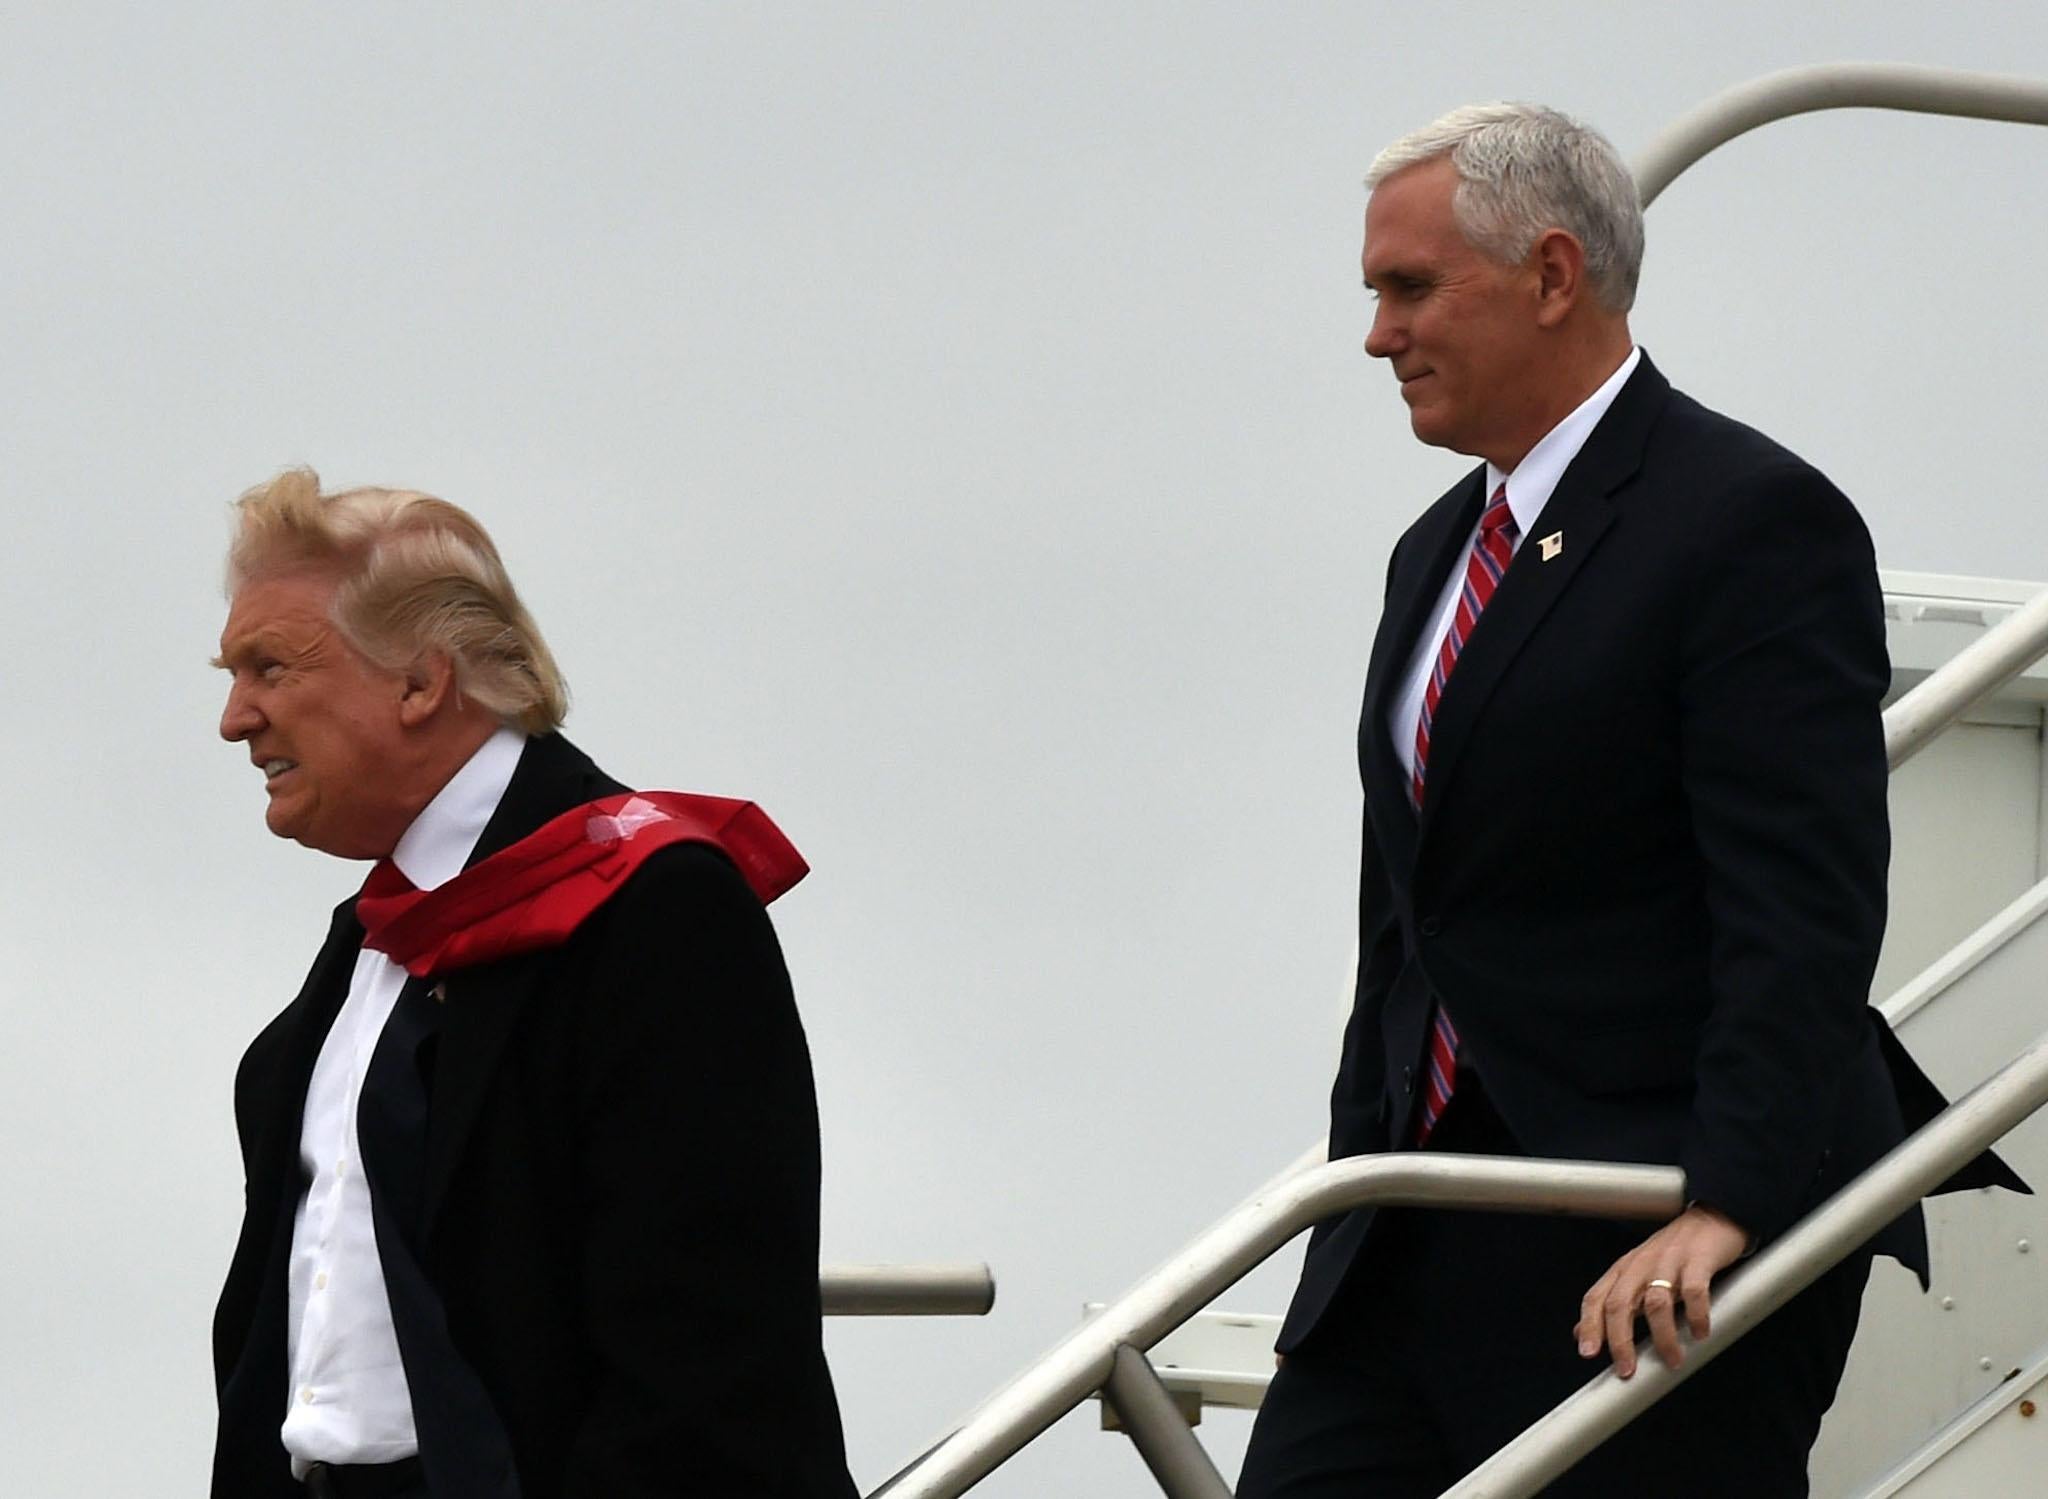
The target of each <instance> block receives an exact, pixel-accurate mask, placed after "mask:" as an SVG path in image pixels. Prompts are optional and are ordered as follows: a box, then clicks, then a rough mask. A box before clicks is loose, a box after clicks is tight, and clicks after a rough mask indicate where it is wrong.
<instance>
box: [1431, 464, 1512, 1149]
mask: <svg viewBox="0 0 2048 1499" xmlns="http://www.w3.org/2000/svg"><path fill="white" fill-rule="evenodd" d="M1514 560H1515V516H1514V512H1513V511H1511V510H1509V509H1508V487H1507V485H1505V484H1503V485H1501V486H1500V487H1499V488H1498V489H1496V490H1494V492H1493V498H1492V499H1490V500H1488V501H1487V502H1486V510H1485V512H1484V513H1483V514H1481V515H1480V517H1479V535H1478V537H1477V538H1476V539H1475V540H1474V541H1473V543H1472V552H1471V555H1470V556H1468V557H1467V558H1466V559H1465V582H1464V586H1463V587H1462V588H1460V589H1459V591H1458V607H1457V608H1456V609H1453V610H1452V611H1451V624H1450V628H1449V629H1447V630H1445V631H1444V643H1443V645H1442V646H1440V647H1439V648H1438V650H1437V653H1436V664H1435V665H1433V666H1432V667H1430V670H1429V685H1428V686H1427V687H1425V688H1424V689H1423V692H1422V716H1421V718H1420V719H1419V720H1418V721H1417V722H1416V725H1415V774H1414V776H1413V777H1412V778H1411V779H1410V780H1409V782H1408V796H1409V799H1410V800H1411V801H1413V802H1414V804H1415V806H1416V809H1417V810H1418V811H1419V810H1421V807H1422V788H1423V780H1424V776H1425V773H1426V772H1427V770H1428V766H1429V732H1430V727H1431V725H1432V724H1434V723H1435V721H1436V705H1437V704H1438V703H1439V702H1441V701H1442V700H1443V695H1444V683H1446V682H1448V681H1450V679H1451V668H1452V667H1454V666H1456V665H1457V664H1458V653H1459V652H1460V651H1462V650H1463V649H1464V648H1465V641H1466V639H1467V637H1469V636H1470V635H1471V633H1472V627H1473V626H1474V625H1476V624H1478V623H1479V615H1480V613H1481V611H1482V610H1484V609H1485V608H1486V606H1487V604H1488V603H1489V602H1490V601H1491V600H1492V598H1493V591H1494V590H1495V589H1496V588H1498V587H1500V580H1501V577H1502V575H1503V574H1505V573H1506V572H1507V570H1508V564H1509V563H1510V562H1512V561H1514ZM1457 1079H1458V1028H1457V1027H1456V1026H1455V1025H1453V1024H1451V1017H1450V1012H1449V1011H1447V1010H1445V1009H1444V1007H1443V1006H1442V1005H1438V1006H1437V1007H1436V1013H1435V1014H1434V1015H1433V1016H1432V1017H1431V1019H1430V1026H1429V1065H1428V1067H1427V1068H1425V1069H1424V1075H1423V1080H1422V1116H1421V1118H1420V1119H1419V1120H1418V1121H1417V1122H1416V1126H1415V1143H1416V1144H1417V1145H1418V1146H1419V1145H1421V1144H1422V1143H1423V1142H1424V1141H1425V1140H1427V1139H1428V1138H1429V1134H1430V1131H1431V1130H1433V1129H1435V1128H1436V1122H1437V1120H1439V1119H1441V1118H1442V1117H1443V1112H1444V1106H1445V1105H1446V1104H1448V1103H1449V1102H1450V1101H1451V1089H1452V1088H1453V1087H1454V1086H1455V1085H1456V1083H1457Z"/></svg>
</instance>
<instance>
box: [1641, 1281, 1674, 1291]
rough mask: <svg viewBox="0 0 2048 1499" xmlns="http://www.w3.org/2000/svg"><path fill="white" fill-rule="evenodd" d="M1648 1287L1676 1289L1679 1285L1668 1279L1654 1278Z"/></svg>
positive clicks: (1657, 1289)
mask: <svg viewBox="0 0 2048 1499" xmlns="http://www.w3.org/2000/svg"><path fill="white" fill-rule="evenodd" d="M1646 1289H1648V1290H1652V1291H1675V1290H1677V1289H1678V1287H1676V1286H1674V1285H1673V1284H1671V1282H1670V1281H1668V1280H1653V1281H1651V1282H1650V1284H1649V1286H1648V1287H1647V1288H1646Z"/></svg>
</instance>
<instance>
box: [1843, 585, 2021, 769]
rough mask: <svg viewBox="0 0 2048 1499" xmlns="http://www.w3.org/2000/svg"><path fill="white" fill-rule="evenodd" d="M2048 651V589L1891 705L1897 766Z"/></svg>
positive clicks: (1888, 728)
mask: <svg viewBox="0 0 2048 1499" xmlns="http://www.w3.org/2000/svg"><path fill="white" fill-rule="evenodd" d="M2043 652H2048V593H2039V594H2036V595H2035V596H2034V597H2033V598H2031V599H2029V600H2028V601H2027V602H2026V603H2024V604H2022V605H2020V607H2019V608H2017V609H2015V610H2013V612H2012V613H2010V614H2008V615H2007V616H2006V617H2005V618H2004V619H2002V620H2000V621H1999V622H1998V623H1997V624H1995V625H1993V626H1992V627H1991V628H1990V629H1988V630H1986V631H1985V632H1984V633H1983V634H1982V635H1979V636H1978V637H1977V638H1976V639H1975V640H1973V641H1971V642H1970V643H1969V644H1968V645H1966V646H1964V647H1963V648H1962V649H1961V650H1960V651H1957V652H1956V653H1955V655H1953V656H1951V657H1949V659H1948V660H1946V661H1944V662H1942V664H1941V665H1940V666H1939V667H1938V668H1936V669H1935V670H1934V671H1933V672H1932V673H1930V674H1929V675H1928V677H1927V679H1926V680H1925V681H1923V682H1922V683H1921V684H1920V685H1919V686H1917V687H1915V688H1914V689H1913V690H1912V691H1911V692H1908V693H1906V694H1905V695H1904V696H1902V697H1901V698H1900V699H1899V700H1898V701H1897V702H1895V703H1893V704H1892V705H1891V706H1890V707H1889V708H1887V709H1885V714H1884V753H1885V759H1886V760H1887V761H1888V762H1889V763H1890V765H1891V768H1892V769H1893V770H1897V769H1898V768H1899V767H1900V766H1901V765H1903V764H1905V763H1906V762H1907V761H1908V760H1910V759H1912V758H1913V756H1915V755H1917V754H1918V753H1919V752H1920V751H1921V750H1923V749H1925V748H1926V747H1927V745H1928V743H1929V742H1930V741H1931V740H1933V738H1934V737H1935V736H1936V735H1937V734H1939V733H1941V731H1942V730H1943V729H1946V728H1947V727H1948V726H1949V725H1950V724H1952V723H1954V722H1955V721H1956V720H1957V719H1958V718H1961V717H1962V716H1963V714H1964V713H1965V712H1966V711H1968V710H1969V709H1970V708H1973V707H1975V706H1976V705H1977V704H1978V703H1979V702H1982V701H1983V700H1984V699H1985V698H1987V697H1989V696H1990V695H1991V694H1992V693H1994V692H1996V691H1997V690H1998V689H1999V688H2001V687H2003V686H2004V685H2005V684H2006V683H2007V682H2010V681H2011V680H2012V679H2013V678H2014V677H2016V676H2018V675H2019V674H2020V673H2021V672H2023V671H2025V670H2026V669H2027V668H2028V667H2030V666H2032V665H2033V664H2034V663H2035V662H2036V661H2038V660H2040V658H2041V656H2042V654H2043Z"/></svg>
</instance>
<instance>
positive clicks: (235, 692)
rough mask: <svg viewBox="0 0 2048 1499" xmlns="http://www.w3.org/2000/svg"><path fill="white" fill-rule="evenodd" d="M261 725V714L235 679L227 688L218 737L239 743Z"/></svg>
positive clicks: (250, 735) (231, 742)
mask: <svg viewBox="0 0 2048 1499" xmlns="http://www.w3.org/2000/svg"><path fill="white" fill-rule="evenodd" d="M262 727H263V714H262V713H261V712H260V711H258V709H257V707H256V705H255V704H254V703H252V702H250V701H249V694H248V692H247V690H246V689H245V688H244V687H243V685H242V683H241V682H239V681H237V682H235V683H234V684H233V685H232V686H230V687H229V688H228V701H227V706H226V707H225V708H223V709H221V714H220V737H221V738H223V739H225V740H227V742H228V743H230V744H239V743H241V742H242V741H243V740H245V739H248V738H250V737H252V736H253V735H254V734H255V733H256V731H257V730H258V729H260V728H262Z"/></svg>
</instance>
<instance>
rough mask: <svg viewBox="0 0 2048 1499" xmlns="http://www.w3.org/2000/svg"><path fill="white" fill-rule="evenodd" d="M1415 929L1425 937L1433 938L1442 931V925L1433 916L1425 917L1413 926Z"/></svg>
mask: <svg viewBox="0 0 2048 1499" xmlns="http://www.w3.org/2000/svg"><path fill="white" fill-rule="evenodd" d="M1415 929H1416V930H1417V931H1418V932H1420V933H1422V935H1423V936H1425V937H1434V936H1435V935H1436V934H1437V933H1438V932H1440V931H1442V930H1443V929H1444V924H1443V922H1442V921H1440V920H1439V919H1438V918H1436V917H1434V916H1425V917H1423V918H1422V920H1420V921H1419V922H1417V923H1416V924H1415Z"/></svg>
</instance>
